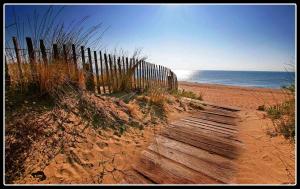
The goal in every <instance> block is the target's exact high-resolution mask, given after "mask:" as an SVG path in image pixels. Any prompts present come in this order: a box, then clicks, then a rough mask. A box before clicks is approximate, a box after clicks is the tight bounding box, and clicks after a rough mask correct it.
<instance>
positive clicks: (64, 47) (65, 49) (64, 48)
mask: <svg viewBox="0 0 300 189" xmlns="http://www.w3.org/2000/svg"><path fill="white" fill-rule="evenodd" d="M63 54H64V60H65V63H66V64H68V54H67V46H66V45H65V44H63Z"/></svg>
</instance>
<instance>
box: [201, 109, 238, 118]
mask: <svg viewBox="0 0 300 189" xmlns="http://www.w3.org/2000/svg"><path fill="white" fill-rule="evenodd" d="M199 112H203V113H207V114H213V115H219V116H224V117H228V118H233V119H235V118H239V117H238V116H237V115H234V114H232V113H225V112H219V111H218V110H217V109H205V110H199Z"/></svg>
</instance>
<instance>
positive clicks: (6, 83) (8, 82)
mask: <svg viewBox="0 0 300 189" xmlns="http://www.w3.org/2000/svg"><path fill="white" fill-rule="evenodd" d="M10 84H11V81H10V75H9V73H8V65H7V59H6V55H5V90H7V89H8V88H9V87H10Z"/></svg>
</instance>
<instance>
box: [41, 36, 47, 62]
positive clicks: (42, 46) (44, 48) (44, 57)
mask: <svg viewBox="0 0 300 189" xmlns="http://www.w3.org/2000/svg"><path fill="white" fill-rule="evenodd" d="M40 49H41V52H42V58H43V61H44V64H45V65H48V59H47V53H46V47H45V44H44V40H42V39H41V40H40Z"/></svg>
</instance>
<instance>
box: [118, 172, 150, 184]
mask: <svg viewBox="0 0 300 189" xmlns="http://www.w3.org/2000/svg"><path fill="white" fill-rule="evenodd" d="M125 174H126V176H125V178H124V179H123V180H122V181H121V182H120V184H154V183H153V182H152V181H150V180H149V179H147V178H145V177H144V176H142V175H141V174H139V173H138V172H136V171H134V170H129V171H126V172H125Z"/></svg>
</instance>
